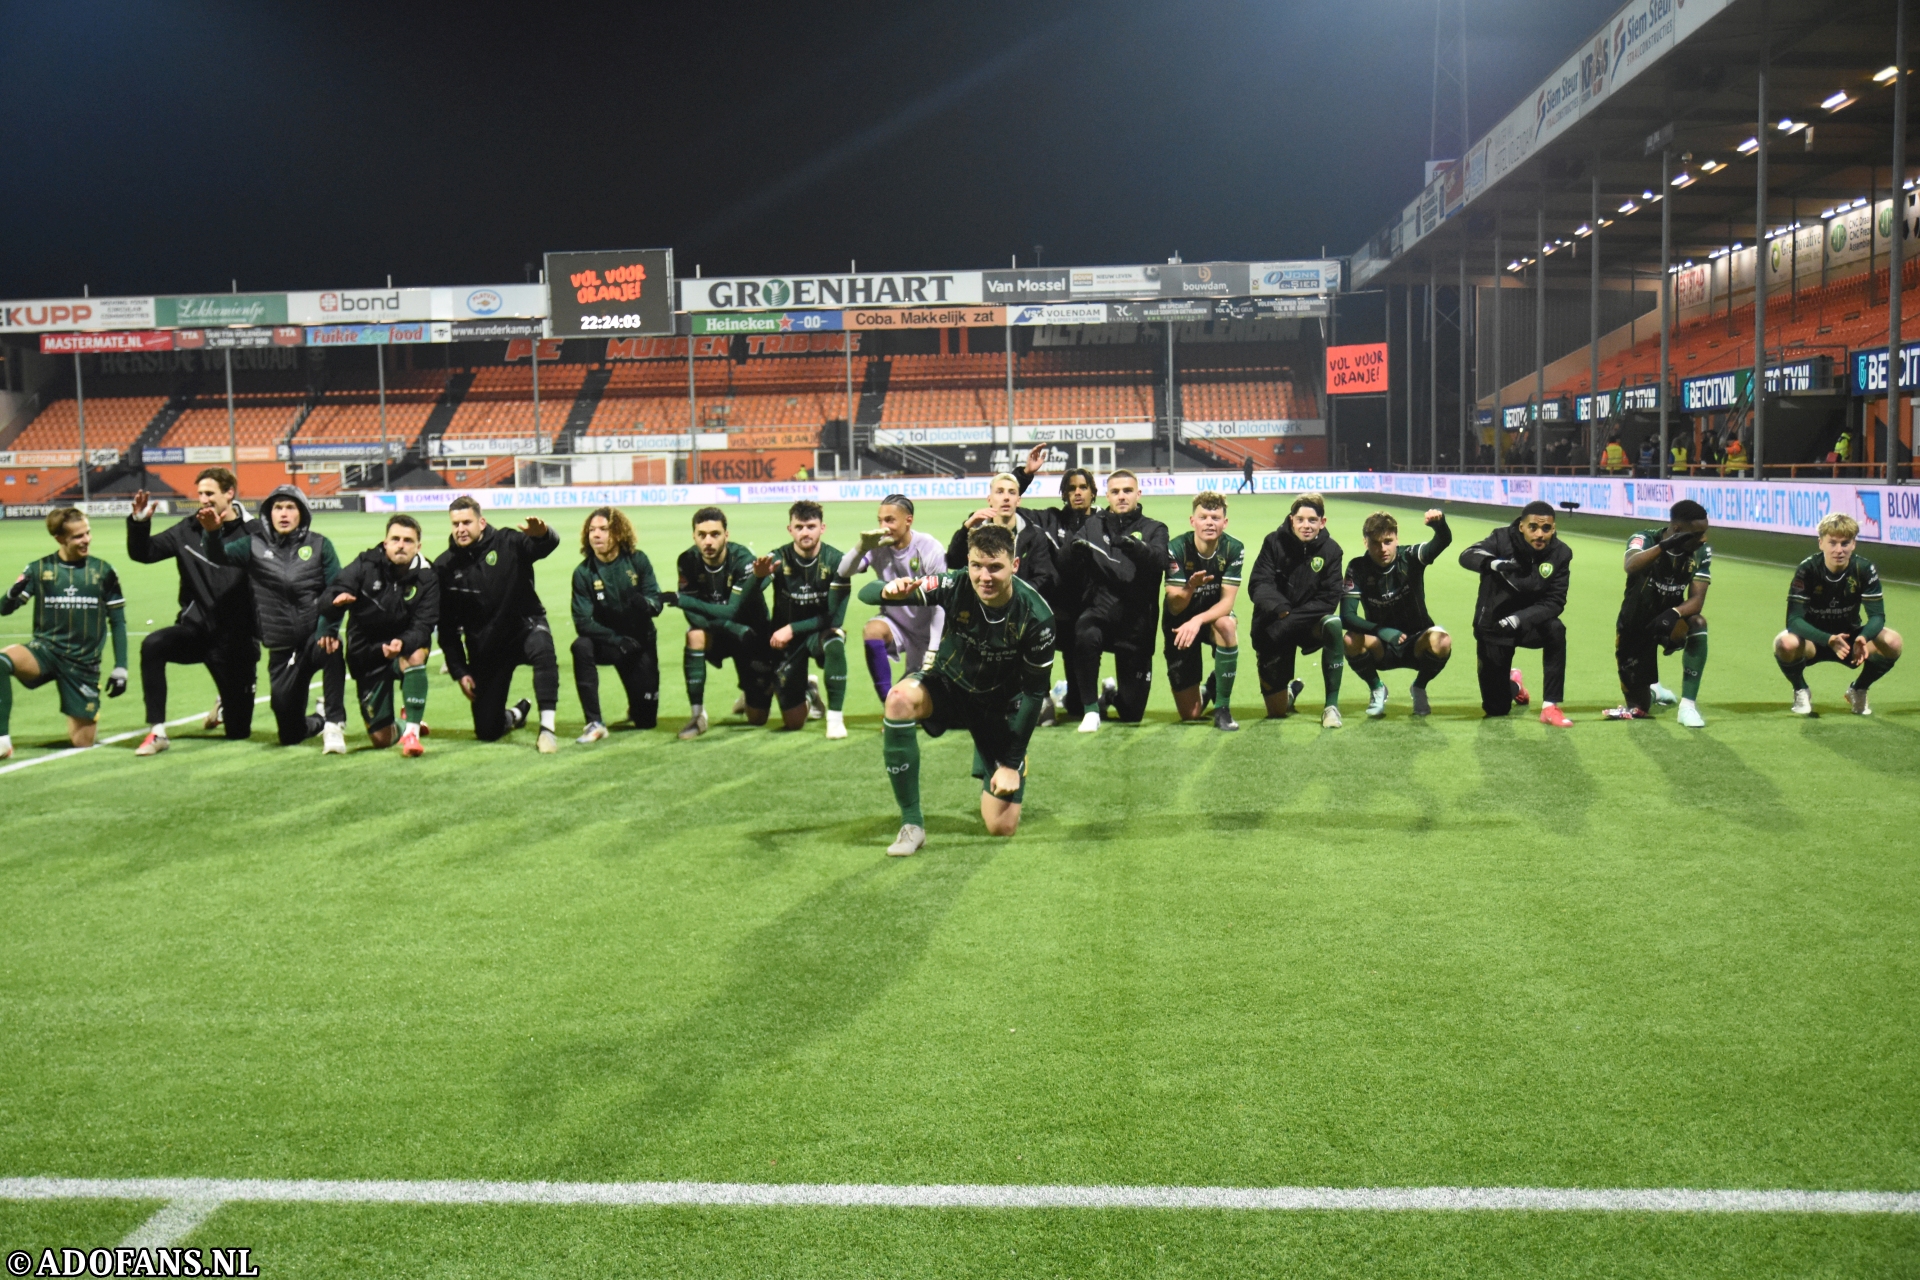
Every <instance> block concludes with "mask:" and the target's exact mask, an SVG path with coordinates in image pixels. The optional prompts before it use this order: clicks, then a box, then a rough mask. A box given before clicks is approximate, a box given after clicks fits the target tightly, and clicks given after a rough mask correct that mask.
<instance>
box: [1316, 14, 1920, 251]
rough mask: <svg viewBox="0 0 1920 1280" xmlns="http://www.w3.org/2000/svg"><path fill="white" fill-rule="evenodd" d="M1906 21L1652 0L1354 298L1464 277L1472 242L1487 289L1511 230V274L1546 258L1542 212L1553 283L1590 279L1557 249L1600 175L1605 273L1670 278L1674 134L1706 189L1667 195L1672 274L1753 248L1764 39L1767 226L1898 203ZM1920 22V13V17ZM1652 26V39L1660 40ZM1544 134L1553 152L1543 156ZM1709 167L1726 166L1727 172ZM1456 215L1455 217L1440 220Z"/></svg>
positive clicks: (1444, 200)
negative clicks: (1893, 172) (1841, 207)
mask: <svg viewBox="0 0 1920 1280" xmlns="http://www.w3.org/2000/svg"><path fill="white" fill-rule="evenodd" d="M1894 18H1895V3H1894V0H1837V2H1835V0H1771V2H1769V0H1635V3H1632V4H1629V5H1628V6H1627V7H1626V8H1624V9H1622V10H1620V12H1619V13H1617V14H1616V15H1615V16H1614V18H1612V19H1610V20H1609V21H1608V23H1607V25H1606V26H1604V27H1602V28H1601V29H1600V31H1599V32H1597V33H1596V34H1595V36H1594V38H1593V39H1591V40H1589V41H1587V42H1586V43H1585V44H1584V45H1583V46H1582V47H1581V49H1579V50H1577V51H1576V52H1575V53H1574V55H1573V56H1572V57H1571V58H1570V59H1569V60H1568V62H1567V63H1566V64H1563V67H1562V68H1561V71H1560V72H1558V73H1556V75H1555V77H1554V78H1553V79H1551V80H1549V81H1548V82H1547V83H1546V84H1543V85H1542V86H1541V87H1540V89H1539V90H1537V91H1536V94H1535V95H1534V96H1533V97H1532V98H1531V99H1530V100H1529V101H1527V102H1523V103H1521V104H1520V106H1519V107H1517V108H1516V109H1515V111H1514V112H1513V113H1512V114H1511V115H1509V116H1508V117H1507V118H1506V119H1505V120H1503V121H1502V122H1501V124H1500V125H1498V126H1496V127H1495V129H1494V130H1492V131H1490V132H1489V133H1488V134H1486V135H1484V136H1481V137H1479V138H1478V139H1477V140H1476V143H1475V145H1474V147H1472V148H1470V149H1469V157H1468V158H1469V163H1468V165H1466V166H1465V167H1464V168H1463V170H1462V171H1461V172H1460V173H1459V174H1458V176H1456V177H1454V178H1453V179H1452V181H1453V183H1454V186H1453V188H1452V198H1451V200H1449V197H1448V185H1447V183H1448V179H1446V178H1444V177H1443V178H1442V179H1440V180H1437V181H1436V182H1435V183H1434V184H1433V185H1432V186H1430V187H1429V188H1428V189H1427V191H1425V192H1423V193H1422V195H1421V198H1420V199H1418V200H1416V201H1415V202H1414V204H1412V205H1409V206H1408V209H1407V213H1406V214H1405V215H1403V217H1402V218H1401V219H1400V220H1398V221H1397V222H1396V223H1394V224H1391V225H1389V226H1388V227H1387V228H1386V229H1384V230H1383V231H1381V232H1380V233H1379V234H1378V235H1376V236H1375V237H1374V238H1373V239H1372V240H1371V241H1369V242H1368V244H1367V245H1365V246H1363V247H1362V248H1361V249H1360V250H1358V251H1357V252H1356V253H1355V254H1354V257H1353V270H1352V281H1353V287H1355V288H1366V287H1369V286H1376V287H1377V286H1378V285H1381V284H1424V283H1425V282H1426V280H1427V277H1428V272H1429V270H1430V269H1437V270H1438V271H1439V273H1440V277H1441V280H1442V281H1443V282H1445V281H1448V280H1451V279H1453V278H1454V277H1455V274H1456V273H1457V272H1458V270H1459V255H1460V253H1461V252H1462V249H1463V248H1464V250H1465V252H1466V263H1467V272H1468V274H1469V275H1470V276H1474V277H1478V278H1479V279H1480V280H1481V281H1483V282H1484V281H1486V280H1487V279H1488V278H1489V277H1490V276H1491V275H1492V268H1493V263H1494V252H1493V249H1494V234H1495V230H1496V227H1497V228H1498V229H1499V231H1500V233H1501V239H1502V243H1501V248H1502V250H1503V253H1502V257H1503V259H1504V261H1503V262H1502V264H1501V265H1502V266H1503V267H1504V266H1506V265H1508V264H1510V263H1512V262H1513V261H1515V260H1516V259H1522V258H1530V257H1531V256H1532V255H1533V253H1534V251H1535V249H1536V248H1538V247H1539V246H1535V245H1534V244H1533V243H1532V236H1533V230H1534V226H1535V217H1536V213H1537V211H1538V210H1539V209H1541V208H1542V207H1543V206H1544V209H1545V213H1546V232H1547V236H1546V242H1547V243H1548V244H1554V245H1555V252H1554V254H1553V256H1552V257H1551V258H1550V260H1549V268H1548V274H1549V279H1550V280H1551V278H1552V276H1553V275H1555V274H1559V275H1561V276H1562V278H1563V279H1566V278H1567V277H1569V276H1572V275H1574V274H1575V272H1576V270H1577V275H1578V278H1579V279H1580V280H1581V281H1585V280H1586V278H1587V276H1588V273H1589V265H1588V261H1587V257H1586V255H1585V254H1584V253H1579V254H1578V257H1579V259H1580V261H1579V263H1578V266H1577V269H1576V267H1575V264H1574V263H1572V262H1566V263H1565V265H1564V266H1560V265H1559V264H1560V263H1561V262H1563V261H1564V260H1565V257H1566V256H1567V251H1568V247H1569V246H1568V245H1560V244H1556V243H1555V242H1557V241H1567V242H1576V241H1578V240H1579V235H1578V233H1579V232H1580V229H1582V228H1584V227H1585V226H1586V225H1587V223H1588V221H1589V218H1590V211H1591V200H1592V193H1591V183H1592V177H1593V175H1594V174H1595V173H1596V172H1597V173H1598V175H1599V180H1600V210H1601V216H1602V218H1603V219H1606V220H1609V222H1610V225H1608V224H1607V223H1603V225H1602V228H1601V241H1602V242H1601V269H1602V273H1603V275H1606V276H1608V277H1611V278H1614V279H1618V278H1620V277H1621V276H1624V275H1625V274H1626V273H1627V272H1628V270H1629V269H1630V268H1631V269H1636V270H1637V271H1638V272H1639V273H1640V274H1642V275H1654V276H1657V275H1658V271H1659V261H1660V212H1661V211H1660V204H1659V202H1657V201H1655V200H1653V199H1651V198H1650V197H1651V196H1660V195H1662V194H1663V192H1662V184H1661V154H1660V152H1661V135H1662V134H1663V132H1664V130H1665V129H1666V128H1667V127H1668V126H1669V125H1670V126H1671V128H1672V135H1671V141H1670V142H1668V143H1667V144H1666V145H1667V147H1668V150H1669V151H1670V154H1671V158H1672V160H1671V163H1672V170H1671V172H1672V174H1673V175H1674V176H1676V177H1677V176H1678V175H1679V174H1680V173H1681V172H1683V171H1684V172H1686V173H1687V174H1689V175H1691V178H1692V181H1691V182H1690V183H1689V184H1687V185H1685V186H1683V187H1678V188H1676V187H1673V186H1668V187H1666V188H1665V193H1664V194H1666V195H1667V196H1668V197H1669V198H1670V199H1671V200H1672V207H1671V209H1670V212H1669V216H1670V217H1671V219H1672V235H1673V251H1672V252H1673V257H1672V260H1673V262H1674V263H1675V264H1678V263H1682V262H1684V261H1686V260H1687V259H1689V258H1692V259H1695V260H1697V261H1704V260H1706V258H1707V257H1708V256H1709V255H1710V254H1712V253H1713V252H1714V251H1715V250H1718V249H1721V248H1723V247H1725V246H1727V245H1729V244H1730V243H1734V242H1738V243H1740V244H1742V245H1751V244H1753V243H1754V241H1755V238H1756V237H1755V234H1754V213H1755V161H1754V158H1753V155H1752V153H1751V151H1749V152H1747V153H1742V152H1741V150H1740V147H1741V145H1742V144H1743V143H1745V142H1747V141H1748V140H1749V139H1752V138H1754V137H1755V136H1756V126H1757V124H1758V118H1759V113H1758V107H1759V103H1758V98H1757V88H1758V74H1757V73H1758V69H1759V65H1760V61H1761V58H1760V55H1761V52H1762V48H1763V34H1762V33H1763V31H1764V32H1765V37H1764V47H1765V48H1766V50H1767V52H1768V61H1769V67H1768V74H1767V122H1768V128H1767V130H1766V134H1767V163H1768V184H1767V185H1768V200H1767V225H1768V227H1769V228H1770V229H1778V228H1782V227H1786V226H1788V225H1790V224H1791V223H1792V222H1793V221H1794V220H1795V218H1796V217H1797V218H1798V219H1799V220H1800V221H1801V222H1803V223H1807V224H1809V225H1811V224H1813V223H1814V221H1815V220H1816V219H1818V218H1820V217H1821V216H1822V214H1823V213H1824V212H1827V211H1829V210H1831V209H1832V208H1833V207H1834V206H1835V205H1836V204H1842V203H1850V202H1852V201H1853V200H1855V199H1856V198H1860V197H1864V196H1866V195H1868V194H1869V192H1870V191H1871V192H1877V193H1878V195H1879V196H1880V197H1883V198H1884V197H1885V195H1886V194H1887V186H1888V172H1889V166H1890V163H1891V159H1892V145H1893V135H1892V129H1893V92H1892V90H1891V88H1890V85H1891V83H1892V78H1891V76H1890V75H1888V76H1882V77H1881V78H1880V79H1878V80H1876V78H1875V77H1876V73H1881V72H1882V71H1883V69H1887V68H1889V67H1890V66H1891V64H1892V63H1893V61H1894ZM1915 18H1920V14H1913V15H1909V21H1910V22H1912V21H1913V20H1914V19H1915ZM1668 20H1672V21H1673V26H1672V27H1670V28H1669V31H1670V32H1674V33H1677V39H1675V38H1674V36H1673V35H1671V34H1670V35H1669V37H1668V43H1667V44H1666V45H1665V47H1664V48H1662V47H1659V40H1658V28H1659V26H1660V25H1661V24H1662V23H1665V22H1667V21H1668ZM1649 27H1651V28H1652V29H1653V30H1654V38H1653V39H1646V38H1645V36H1644V33H1645V32H1646V31H1647V30H1648V29H1649ZM1636 39H1638V40H1640V41H1641V44H1642V47H1641V48H1639V49H1638V50H1636V48H1635V41H1636ZM1909 46H1911V35H1909ZM1623 53H1624V54H1625V55H1626V57H1625V58H1624V59H1623V57H1622V55H1623ZM1636 56H1637V57H1638V59H1639V65H1637V66H1636V65H1633V62H1634V59H1635V57H1636ZM1623 63H1624V65H1623ZM1596 64H1597V70H1598V77H1597V79H1598V82H1599V83H1600V84H1601V85H1602V90H1601V91H1600V92H1597V93H1595V92H1592V91H1591V86H1592V85H1593V84H1594V83H1595V82H1596V75H1595V72H1596ZM1609 73H1611V80H1610V81H1609V79H1608V76H1609ZM1627 73H1630V75H1629V74H1627ZM1909 74H1911V69H1910V70H1909ZM1556 91H1563V92H1556ZM1582 95H1584V100H1583V96H1582ZM1556 114H1558V115H1559V116H1560V117H1561V118H1560V119H1559V121H1558V122H1557V127H1556V120H1555V116H1556ZM1783 124H1784V126H1785V127H1783ZM1528 130H1532V131H1533V132H1534V134H1535V135H1536V136H1539V137H1541V138H1544V139H1546V140H1545V141H1543V142H1541V143H1539V144H1537V145H1534V144H1533V142H1532V139H1531V138H1530V137H1529V136H1528ZM1686 156H1691V160H1690V161H1684V160H1683V157H1686ZM1510 157H1517V158H1510ZM1503 159H1504V160H1505V163H1501V161H1502V160H1503ZM1709 163H1711V164H1712V165H1714V166H1716V167H1714V168H1713V169H1712V171H1711V172H1708V166H1709ZM1476 164H1477V165H1479V166H1482V167H1481V168H1480V169H1479V171H1478V172H1476V170H1475V165H1476ZM1503 170H1504V171H1503ZM1423 204H1424V205H1425V208H1424V210H1423V209H1422V205H1423ZM1443 209H1450V212H1449V213H1448V214H1447V216H1445V217H1444V218H1441V217H1440V216H1439V215H1440V213H1441V211H1442V210H1443ZM1423 230H1424V232H1425V233H1424V235H1423V234H1421V232H1422V231H1423ZM1556 267H1558V268H1559V269H1558V270H1557V271H1556V270H1555V268H1556Z"/></svg>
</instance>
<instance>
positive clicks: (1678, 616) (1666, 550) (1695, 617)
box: [1607, 498, 1713, 729]
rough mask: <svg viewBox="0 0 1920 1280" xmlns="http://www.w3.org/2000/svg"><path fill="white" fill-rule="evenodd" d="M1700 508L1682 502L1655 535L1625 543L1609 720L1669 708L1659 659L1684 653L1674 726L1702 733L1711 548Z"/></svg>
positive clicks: (1669, 692)
mask: <svg viewBox="0 0 1920 1280" xmlns="http://www.w3.org/2000/svg"><path fill="white" fill-rule="evenodd" d="M1706 537H1707V509H1706V508H1705V507H1703V506H1701V505H1700V504H1699V503H1697V502H1695V501H1693V500H1692V499H1690V498H1682V499H1681V500H1680V501H1679V502H1676V503H1674V504H1673V509H1672V510H1671V511H1669V512H1668V513H1667V524H1666V527H1665V528H1662V529H1642V530H1641V531H1640V532H1639V533H1636V534H1634V535H1633V537H1631V538H1629V539H1627V562H1626V568H1627V594H1626V598H1625V599H1624V600H1622V601H1621V602H1620V618H1619V621H1618V622H1617V623H1615V624H1614V634H1613V654H1614V661H1615V663H1616V665H1617V666H1618V667H1619V668H1620V692H1621V693H1623V694H1625V695H1626V699H1627V700H1626V701H1625V702H1624V703H1622V704H1621V705H1619V706H1617V707H1614V708H1612V709H1610V710H1609V711H1608V712H1607V719H1609V720H1645V719H1646V718H1647V717H1649V716H1651V715H1652V714H1653V705H1654V703H1656V702H1657V703H1659V704H1660V705H1661V706H1663V707H1664V706H1669V705H1671V704H1672V703H1673V702H1675V701H1676V698H1675V696H1674V694H1673V691H1672V690H1670V689H1668V688H1667V687H1666V686H1664V685H1662V684H1661V683H1660V654H1661V653H1663V652H1664V653H1668V654H1671V653H1672V652H1673V651H1674V650H1676V649H1683V648H1684V649H1685V651H1686V654H1685V656H1684V657H1682V658H1681V659H1680V662H1681V672H1680V675H1681V681H1680V694H1679V697H1678V699H1677V701H1678V702H1679V703H1680V717H1679V718H1680V723H1681V724H1683V725H1685V726H1686V727H1687V728H1689V729H1704V728H1706V727H1707V722H1706V720H1705V718H1704V717H1702V716H1701V714H1700V708H1699V705H1698V704H1697V703H1696V702H1695V699H1696V698H1698V697H1699V695H1700V673H1701V672H1702V671H1703V670H1705V669H1706V665H1707V615H1706V614H1705V613H1704V612H1703V610H1704V609H1705V608H1706V605H1707V588H1708V587H1709V586H1711V585H1712V583H1713V548H1712V547H1709V546H1708V545H1707V543H1706Z"/></svg>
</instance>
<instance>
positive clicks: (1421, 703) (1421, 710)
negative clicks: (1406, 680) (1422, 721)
mask: <svg viewBox="0 0 1920 1280" xmlns="http://www.w3.org/2000/svg"><path fill="white" fill-rule="evenodd" d="M1407 692H1408V693H1409V694H1411V695H1412V697H1413V714H1415V715H1417V716H1430V715H1432V714H1433V704H1432V703H1431V702H1428V701H1427V686H1425V685H1423V684H1417V685H1415V686H1413V688H1411V689H1409V690H1408V691H1407Z"/></svg>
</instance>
